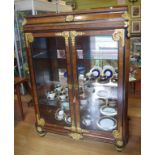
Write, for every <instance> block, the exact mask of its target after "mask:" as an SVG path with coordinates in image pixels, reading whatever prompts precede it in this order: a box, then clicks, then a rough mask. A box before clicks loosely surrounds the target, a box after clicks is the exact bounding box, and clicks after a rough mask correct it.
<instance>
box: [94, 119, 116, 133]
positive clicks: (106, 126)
mask: <svg viewBox="0 0 155 155" xmlns="http://www.w3.org/2000/svg"><path fill="white" fill-rule="evenodd" d="M97 126H98V128H99V129H101V130H104V131H112V130H113V129H115V128H116V126H117V121H116V119H114V118H112V117H107V116H105V117H102V118H100V119H99V120H98V122H97Z"/></svg>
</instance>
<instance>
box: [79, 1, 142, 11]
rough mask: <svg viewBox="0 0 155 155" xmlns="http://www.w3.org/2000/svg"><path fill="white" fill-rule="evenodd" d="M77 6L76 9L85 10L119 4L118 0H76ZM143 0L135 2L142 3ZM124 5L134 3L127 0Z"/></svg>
mask: <svg viewBox="0 0 155 155" xmlns="http://www.w3.org/2000/svg"><path fill="white" fill-rule="evenodd" d="M76 3H77V8H76V10H85V9H93V8H100V7H109V6H118V0H76ZM140 3H141V0H138V2H136V3H134V5H136V4H140ZM123 5H128V6H130V5H132V3H130V2H128V0H125V4H123Z"/></svg>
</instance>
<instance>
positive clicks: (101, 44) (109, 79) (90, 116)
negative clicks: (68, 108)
mask: <svg viewBox="0 0 155 155" xmlns="http://www.w3.org/2000/svg"><path fill="white" fill-rule="evenodd" d="M71 41H72V58H73V59H72V60H73V61H72V64H73V67H74V70H73V76H74V90H75V94H74V95H75V98H76V102H75V111H76V126H77V129H78V131H79V132H81V133H83V135H85V136H91V137H94V138H104V139H111V140H114V139H115V138H120V139H121V138H122V137H121V136H122V117H123V116H122V108H123V104H124V103H123V65H124V62H123V61H124V60H123V53H124V29H118V30H107V31H86V32H75V31H73V32H71Z"/></svg>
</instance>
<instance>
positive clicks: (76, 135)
mask: <svg viewBox="0 0 155 155" xmlns="http://www.w3.org/2000/svg"><path fill="white" fill-rule="evenodd" d="M69 136H70V137H72V138H73V139H74V140H80V139H82V138H83V136H82V135H81V134H79V133H70V134H69Z"/></svg>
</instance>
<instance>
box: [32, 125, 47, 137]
mask: <svg viewBox="0 0 155 155" xmlns="http://www.w3.org/2000/svg"><path fill="white" fill-rule="evenodd" d="M35 127H36V131H37V133H38V135H39V136H40V137H44V136H45V135H46V134H47V132H46V131H45V130H43V128H42V126H40V125H37V124H35Z"/></svg>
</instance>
